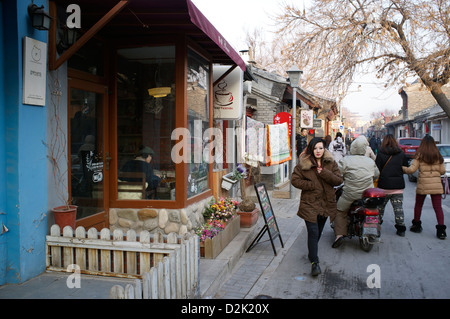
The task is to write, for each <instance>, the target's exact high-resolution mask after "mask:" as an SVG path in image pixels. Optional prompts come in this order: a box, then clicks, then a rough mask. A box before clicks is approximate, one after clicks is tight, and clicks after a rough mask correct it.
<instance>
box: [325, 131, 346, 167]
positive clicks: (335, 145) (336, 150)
mask: <svg viewBox="0 0 450 319" xmlns="http://www.w3.org/2000/svg"><path fill="white" fill-rule="evenodd" d="M328 150H329V151H330V152H331V154H333V157H334V160H335V161H336V163H338V162H339V161H340V160H341V159H342V158H343V157H344V156H345V154H346V153H347V150H346V148H345V143H344V140H343V139H342V133H341V132H337V134H336V138H335V139H334V140H333V141H332V142H331V143H330V145H329V146H328Z"/></svg>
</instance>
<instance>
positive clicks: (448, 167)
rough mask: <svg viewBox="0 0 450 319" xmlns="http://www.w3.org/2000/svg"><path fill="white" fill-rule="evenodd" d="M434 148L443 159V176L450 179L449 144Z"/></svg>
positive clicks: (438, 145)
mask: <svg viewBox="0 0 450 319" xmlns="http://www.w3.org/2000/svg"><path fill="white" fill-rule="evenodd" d="M436 146H437V148H438V150H439V152H440V153H441V155H442V157H443V158H444V165H445V175H447V176H448V177H450V144H437V145H436Z"/></svg>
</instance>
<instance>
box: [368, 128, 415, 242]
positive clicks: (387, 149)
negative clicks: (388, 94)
mask: <svg viewBox="0 0 450 319" xmlns="http://www.w3.org/2000/svg"><path fill="white" fill-rule="evenodd" d="M375 164H377V167H378V169H379V170H380V178H379V179H378V187H379V188H381V189H382V190H383V191H384V192H385V193H386V199H385V201H384V203H383V204H382V205H381V206H380V207H379V211H380V216H381V219H382V218H383V214H384V208H385V207H386V204H387V202H388V201H389V200H390V201H391V204H392V208H393V209H394V215H395V228H396V229H397V235H399V236H402V237H403V236H405V230H406V227H405V218H404V213H403V190H404V188H405V179H404V178H403V170H402V166H408V159H407V158H406V156H405V154H404V153H403V151H402V150H401V149H400V147H399V146H398V144H397V141H396V140H395V138H394V136H393V135H392V134H388V135H386V136H385V137H384V138H383V143H382V144H381V147H380V149H379V151H378V154H377V158H376V160H375Z"/></svg>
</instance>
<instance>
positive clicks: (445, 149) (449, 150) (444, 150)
mask: <svg viewBox="0 0 450 319" xmlns="http://www.w3.org/2000/svg"><path fill="white" fill-rule="evenodd" d="M436 146H437V148H438V150H439V152H440V153H441V155H442V157H443V158H444V165H445V175H447V176H448V177H450V144H437V145H436ZM411 161H412V159H410V162H409V164H411ZM418 176H419V170H417V171H415V172H414V173H413V174H408V180H409V181H410V182H417V177H418Z"/></svg>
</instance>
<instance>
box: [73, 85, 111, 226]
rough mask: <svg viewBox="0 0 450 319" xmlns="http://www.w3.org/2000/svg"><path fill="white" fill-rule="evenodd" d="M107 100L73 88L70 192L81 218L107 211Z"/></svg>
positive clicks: (78, 216) (95, 94) (78, 217)
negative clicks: (105, 181) (105, 177)
mask: <svg viewBox="0 0 450 319" xmlns="http://www.w3.org/2000/svg"><path fill="white" fill-rule="evenodd" d="M102 110H103V98H102V95H101V94H98V93H95V92H89V91H85V90H80V89H75V88H71V89H70V107H69V114H70V115H69V116H70V172H71V174H70V177H71V178H70V179H71V180H70V183H71V185H70V190H71V198H72V204H74V205H77V206H78V209H77V219H80V218H84V217H87V216H91V215H94V214H96V213H99V212H101V211H103V210H104V208H103V155H102V154H103V142H102V141H103V136H102V130H103V125H102V124H103V121H102V120H103V111H102Z"/></svg>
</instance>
